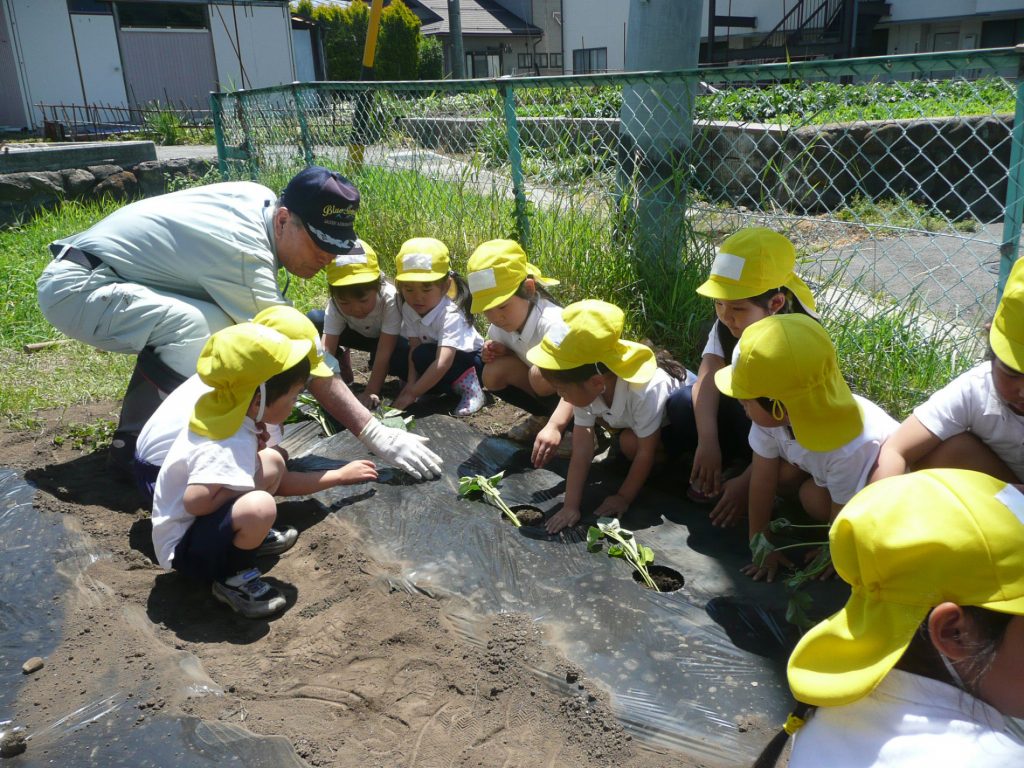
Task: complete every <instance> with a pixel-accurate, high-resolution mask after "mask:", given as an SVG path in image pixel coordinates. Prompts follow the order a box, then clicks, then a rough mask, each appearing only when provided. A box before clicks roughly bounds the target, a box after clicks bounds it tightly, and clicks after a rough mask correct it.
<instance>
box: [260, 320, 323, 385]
mask: <svg viewBox="0 0 1024 768" xmlns="http://www.w3.org/2000/svg"><path fill="white" fill-rule="evenodd" d="M252 321H253V322H254V323H258V324H259V325H265V326H266V327H267V328H273V329H274V330H275V331H277V332H278V333H282V334H284V335H285V336H287V337H288V338H289V339H292V340H294V341H302V340H303V339H308V340H309V341H310V342H311V343H312V344H313V347H312V348H311V349H310V350H309V375H310V376H316V377H317V378H318V379H329V378H331V377H332V376H334V371H332V370H331V369H330V366H328V365H327V363H325V362H324V345H323V341H322V340H321V339H320V334H319V333H317V330H316V326H315V325H313V322H312V321H311V320H310V319H309V318H308V317H306V316H305V315H304V314H302V313H301V312H299V310H297V309H296V308H295V307H291V306H288V305H287V304H276V305H274V306H273V307H267V308H266V309H263V310H260V312H259V313H257V315H256V317H254V318H253V319H252Z"/></svg>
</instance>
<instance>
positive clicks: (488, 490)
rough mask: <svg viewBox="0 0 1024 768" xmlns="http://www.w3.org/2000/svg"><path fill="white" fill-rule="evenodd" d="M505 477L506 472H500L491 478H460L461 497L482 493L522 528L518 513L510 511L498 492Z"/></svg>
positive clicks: (474, 476) (515, 524)
mask: <svg viewBox="0 0 1024 768" xmlns="http://www.w3.org/2000/svg"><path fill="white" fill-rule="evenodd" d="M504 476H505V473H504V472H499V473H498V474H496V475H492V476H491V477H484V476H483V475H467V476H466V477H460V478H459V496H462V497H467V496H472V495H474V494H477V493H482V494H483V495H484V499H485V500H486V501H488V502H490V503H491V504H493V505H494V506H496V507H497V508H498V509H500V510H501V511H502V513H503V514H504V515H505V516H507V517H508V519H509V520H511V521H512V525H514V526H515V527H516V528H521V527H522V525H523V524H522V523H521V522H519V518H518V517H516V513H515V512H513V511H512V510H511V509H509V506H508V504H506V503H505V500H504V499H503V498H501V493H500V492H499V491H498V487H497V486H498V483H500V482H501V478H502V477H504Z"/></svg>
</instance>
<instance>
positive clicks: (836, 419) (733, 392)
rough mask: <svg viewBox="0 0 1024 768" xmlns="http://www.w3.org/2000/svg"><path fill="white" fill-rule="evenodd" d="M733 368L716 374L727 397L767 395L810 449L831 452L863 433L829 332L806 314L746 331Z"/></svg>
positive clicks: (761, 322) (779, 318) (761, 323)
mask: <svg viewBox="0 0 1024 768" xmlns="http://www.w3.org/2000/svg"><path fill="white" fill-rule="evenodd" d="M736 347H737V349H738V350H739V352H738V354H737V356H736V358H735V359H736V362H735V363H734V364H733V365H729V366H726V367H725V368H722V369H720V370H719V371H718V372H717V373H716V374H715V384H716V385H718V389H719V390H720V391H721V392H723V393H724V394H726V395H729V396H730V397H735V398H737V399H740V400H753V399H755V398H758V397H770V398H772V399H773V400H778V401H779V402H781V403H782V404H783V405H784V406H785V407H786V411H788V413H789V421H790V424H791V426H792V428H793V435H794V436H795V437H796V440H797V442H798V443H800V445H802V446H803V447H804V448H806V449H808V450H810V451H832V450H835V449H836V448H839V447H840V446H842V445H846V443H848V442H850V441H851V440H853V439H854V438H855V437H856V436H857V435H859V434H860V433H861V432H862V431H863V430H864V418H863V416H862V415H861V412H860V406H858V405H857V401H856V400H854V399H853V393H852V392H851V391H850V386H849V385H848V384H847V383H846V381H845V380H844V379H843V377H842V374H840V372H839V361H838V360H837V359H836V349H835V347H834V346H832V340H831V339H830V338H829V337H828V333H826V332H825V329H824V328H822V327H821V324H820V323H818V322H817V321H816V320H812V319H811V318H809V317H807V316H806V315H772V316H771V317H766V318H764V319H763V320H758V321H757V322H756V323H754V324H753V325H751V326H750V327H748V328H747V329H746V330H745V331H744V332H743V335H742V336H740V340H739V342H738V343H737V345H736Z"/></svg>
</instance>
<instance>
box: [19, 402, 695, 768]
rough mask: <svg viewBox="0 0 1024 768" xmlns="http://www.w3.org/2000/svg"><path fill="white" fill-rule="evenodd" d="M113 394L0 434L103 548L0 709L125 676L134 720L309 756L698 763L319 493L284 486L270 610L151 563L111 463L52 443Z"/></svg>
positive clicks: (111, 688)
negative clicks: (409, 575)
mask: <svg viewBox="0 0 1024 768" xmlns="http://www.w3.org/2000/svg"><path fill="white" fill-rule="evenodd" d="M116 407H117V404H116V403H97V404H93V405H89V406H82V407H77V408H71V409H67V410H66V411H63V410H62V411H59V412H53V413H42V414H39V416H40V417H41V419H43V420H44V422H45V423H44V425H43V426H41V427H40V428H38V429H35V430H33V431H31V432H14V433H12V432H7V433H0V439H2V441H3V445H4V459H3V464H4V465H5V466H9V467H13V468H15V469H18V470H20V471H22V472H24V474H25V476H26V478H27V479H28V480H29V481H30V482H32V483H33V484H34V485H36V486H37V487H38V488H39V492H38V493H37V494H36V501H35V505H36V507H37V508H39V509H44V510H50V511H54V512H58V513H60V514H61V515H63V517H64V520H65V523H66V525H68V526H70V527H72V528H75V529H79V530H81V531H82V532H83V534H84V535H85V537H86V540H87V541H88V542H90V546H92V547H95V550H96V552H97V553H98V554H101V555H102V556H101V557H100V558H99V559H98V560H96V562H94V563H93V564H92V565H91V566H90V567H89V568H88V569H87V571H86V572H85V573H84V574H83V575H81V576H79V577H78V578H76V579H75V585H74V586H75V588H73V589H71V590H70V591H69V593H68V594H67V595H66V597H65V598H64V601H63V609H64V629H63V637H64V640H63V642H62V643H61V644H60V646H59V647H58V648H57V649H56V650H55V652H54V653H52V654H50V656H49V657H48V658H47V659H46V666H45V667H44V668H43V669H42V670H41V671H40V672H38V673H36V674H34V675H32V676H31V677H30V678H28V679H26V681H25V686H24V688H23V689H22V692H21V695H20V697H19V700H18V705H17V708H16V711H15V712H14V713H10V715H9V716H13V717H14V719H15V720H16V722H19V723H21V724H24V725H26V726H28V728H29V730H30V732H35V733H38V732H41V731H43V730H44V729H46V728H47V727H48V726H50V725H52V724H53V723H54V722H55V721H56V720H58V719H59V718H61V717H62V716H64V715H66V714H68V713H69V712H72V711H74V710H76V709H78V708H80V707H85V706H87V705H90V703H93V704H94V703H95V702H96V701H97V700H99V699H102V698H103V697H104V696H107V695H110V693H111V692H116V691H121V692H131V693H130V695H132V696H135V697H136V699H137V703H136V704H135V706H136V707H137V709H138V715H137V719H136V720H135V723H136V724H138V725H140V726H141V725H142V724H145V723H146V722H147V718H153V716H154V713H156V712H166V713H172V714H191V715H194V716H197V717H200V718H203V719H205V720H208V721H215V722H216V721H220V722H225V723H233V724H235V725H239V726H242V727H244V728H247V729H249V730H251V731H253V732H255V733H258V734H268V735H274V734H277V735H281V736H283V737H285V738H286V739H287V740H288V741H289V742H290V743H291V744H292V745H293V746H294V748H295V751H296V752H297V753H298V754H299V755H300V756H301V757H302V758H303V759H304V760H305V761H306V762H307V763H308V764H309V765H314V766H343V767H344V766H353V767H355V766H360V767H365V766H428V767H429V766H495V768H497V767H498V766H563V765H564V766H578V765H613V764H614V765H617V766H627V767H628V766H640V765H643V766H645V768H659V766H669V765H672V766H676V767H679V766H686V765H693V764H692V763H687V762H685V761H682V760H680V758H679V756H678V755H663V754H658V753H654V752H651V751H648V750H647V749H645V748H642V747H641V746H639V745H638V744H637V743H636V742H635V741H633V740H632V739H631V737H630V735H629V734H627V733H625V732H624V731H623V729H622V727H621V726H620V724H619V723H618V722H617V721H616V719H615V717H614V716H613V715H612V714H611V711H610V709H609V706H608V703H607V696H606V694H605V692H604V691H602V690H600V689H598V688H596V687H595V686H594V685H593V683H592V682H591V681H589V680H588V679H587V677H586V676H585V675H584V674H583V673H582V671H581V670H578V669H574V668H572V667H571V665H569V664H568V663H567V662H566V661H565V660H564V659H562V658H560V657H559V656H557V655H556V654H555V653H554V652H553V651H552V650H551V649H550V647H549V646H547V645H546V644H545V643H544V642H543V638H542V637H541V636H540V635H539V632H538V629H537V627H536V626H535V625H534V624H533V623H532V622H531V621H530V620H529V618H528V617H525V616H516V615H502V616H492V617H472V616H469V615H468V614H467V612H466V611H465V610H464V607H463V606H462V605H460V604H459V601H458V600H457V599H446V600H441V599H437V598H432V597H429V596H426V595H423V594H419V593H416V594H409V593H407V592H405V591H403V590H400V589H398V588H397V587H395V586H392V583H393V582H389V579H388V577H389V575H391V573H392V572H391V571H389V567H388V565H387V564H382V563H378V562H374V561H372V560H371V559H369V558H368V557H367V556H366V555H365V554H364V553H363V552H362V551H361V548H360V546H359V542H358V540H356V539H355V538H354V537H353V536H351V535H338V534H339V530H338V527H337V526H336V525H335V523H334V519H333V518H332V519H331V520H330V521H327V520H325V519H324V518H325V513H324V510H323V508H322V507H320V505H318V504H316V503H315V502H294V501H293V502H283V503H282V504H281V508H280V516H279V519H281V520H283V521H284V522H287V523H290V524H292V525H295V526H296V527H298V528H299V529H300V531H303V535H302V536H300V538H299V542H298V544H297V545H296V546H295V548H294V549H293V550H292V551H290V552H288V553H286V554H285V555H284V556H282V557H281V558H280V559H279V561H278V562H277V563H276V564H275V565H274V568H273V574H274V576H275V577H276V578H277V579H280V581H281V582H283V585H282V586H283V588H284V589H285V591H286V596H287V597H288V599H289V609H288V610H287V611H285V612H284V613H283V614H282V615H280V616H279V617H277V618H276V619H274V620H272V621H269V622H254V621H248V620H246V619H243V618H240V617H238V616H236V615H234V614H232V613H231V612H230V611H228V610H226V609H225V608H224V607H223V606H221V605H220V604H219V603H216V602H215V601H214V600H213V598H212V597H211V596H210V595H209V592H208V590H206V589H203V588H200V587H198V586H193V585H190V584H189V583H187V582H185V581H183V580H181V579H179V578H178V576H177V575H176V574H173V573H165V572H163V571H162V570H161V569H160V568H159V567H158V566H157V565H155V564H154V562H153V559H152V547H151V544H150V538H149V537H150V524H149V520H148V513H147V512H146V511H145V510H143V509H142V508H140V505H139V498H138V496H137V495H136V492H135V491H134V489H133V488H131V487H130V486H126V485H122V484H119V483H117V482H114V481H112V480H111V479H110V478H109V477H108V476H107V474H106V473H105V470H104V466H105V456H104V454H103V453H102V452H100V453H81V452H79V451H76V450H74V449H72V448H71V447H70V446H69V445H67V443H65V444H64V445H61V446H56V445H54V440H53V438H54V436H55V435H58V434H61V433H62V432H63V431H64V430H66V426H67V425H68V424H71V423H81V424H90V423H93V422H95V421H96V420H97V419H100V418H111V414H112V413H114V412H116ZM520 417H521V415H520V414H519V413H518V412H517V411H515V409H511V408H508V407H507V406H496V407H492V408H490V409H488V410H487V411H486V412H484V413H483V414H482V415H481V416H480V417H479V418H477V419H476V422H477V424H478V425H482V426H485V427H486V431H489V432H494V431H503V430H504V429H505V428H507V426H508V425H509V424H512V423H515V422H516V421H518V420H519V418H520ZM339 525H343V523H339ZM346 533H347V534H351V533H352V532H351V531H348V532H346ZM395 581H397V580H395ZM285 585H290V586H285ZM30 655H31V654H30ZM211 691H213V692H214V693H211ZM217 691H220V692H221V693H219V694H217V693H216V692H217ZM136 692H138V693H136ZM64 738H74V735H73V734H71V735H66V736H64ZM45 751H46V740H45V738H39V739H36V740H34V741H32V742H30V754H34V755H35V757H36V758H40V757H45ZM87 762H88V760H86V762H83V763H82V764H83V765H84V764H86V763H87Z"/></svg>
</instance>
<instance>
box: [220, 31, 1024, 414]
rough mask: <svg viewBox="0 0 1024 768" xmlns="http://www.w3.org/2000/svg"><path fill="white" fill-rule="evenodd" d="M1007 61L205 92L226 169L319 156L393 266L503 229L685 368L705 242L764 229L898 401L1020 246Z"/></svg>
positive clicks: (951, 58) (931, 58)
mask: <svg viewBox="0 0 1024 768" xmlns="http://www.w3.org/2000/svg"><path fill="white" fill-rule="evenodd" d="M1020 58H1021V54H1020V53H1019V52H1018V51H1016V50H1013V49H1006V50H993V51H983V52H978V51H974V52H954V53H943V54H926V55H920V56H899V57H889V58H880V59H856V60H846V61H828V62H825V61H822V62H801V63H798V64H793V65H763V66H744V67H732V68H722V69H707V70H691V71H681V72H670V73H633V74H616V75H591V76H581V77H564V78H530V79H508V78H505V79H499V80H487V81H457V82H454V81H445V82H430V83H372V84H361V83H315V84H303V85H294V86H287V87H283V88H276V89H263V90H259V91H248V92H239V93H235V94H229V95H218V96H216V97H215V99H214V107H215V111H216V112H217V122H218V124H219V132H218V138H219V140H220V142H221V144H220V148H221V160H222V170H223V172H225V173H226V174H227V175H228V176H234V177H253V176H258V177H259V178H261V180H263V181H265V182H266V183H268V184H269V185H270V186H276V187H278V188H280V187H281V186H283V184H284V182H285V181H287V178H288V177H289V176H290V175H291V174H292V173H293V172H294V171H296V170H297V169H298V168H301V167H302V166H304V165H306V164H308V163H313V162H317V163H322V164H325V165H329V166H332V167H337V168H339V169H341V170H342V171H344V172H346V173H347V174H349V175H351V176H352V177H353V178H354V180H355V181H356V182H357V184H358V185H359V187H360V189H361V191H362V192H363V199H364V203H363V209H362V211H361V214H360V230H359V231H360V233H361V236H363V237H365V239H367V240H368V241H370V242H371V243H372V244H373V245H374V246H375V247H376V248H377V249H378V252H379V253H380V254H381V255H382V257H383V261H384V263H385V265H386V266H387V267H390V261H389V259H390V258H391V257H392V256H393V254H394V253H395V252H396V251H397V249H398V246H399V245H400V243H401V242H402V240H404V239H406V238H408V237H412V236H416V235H431V236H436V237H440V238H441V239H442V240H444V241H445V242H446V243H448V244H449V246H450V247H451V249H452V253H453V256H454V257H455V263H456V265H457V266H461V265H462V264H463V263H464V259H465V258H466V256H467V255H468V254H469V253H470V252H471V251H472V249H473V248H474V247H475V246H476V245H477V244H479V243H480V242H482V241H484V240H487V239H491V238H494V237H518V238H520V239H522V240H523V241H524V242H525V243H526V244H527V246H528V253H529V254H530V256H531V260H532V261H534V262H535V263H537V264H538V265H539V266H540V267H541V268H542V269H543V270H544V271H545V272H546V273H549V274H552V275H553V276H555V277H558V278H559V279H560V280H561V281H562V284H561V286H560V287H559V293H558V298H560V299H561V300H562V301H563V302H568V301H573V300H576V299H580V298H584V297H600V298H604V299H607V300H610V301H613V302H616V303H618V304H620V305H621V306H623V307H624V308H625V309H626V310H627V312H628V314H629V317H630V319H631V324H632V325H631V329H630V330H631V331H632V332H633V333H634V334H637V335H649V336H651V337H652V338H653V339H654V340H656V341H657V342H659V343H661V344H665V345H667V346H669V347H670V349H672V350H673V351H674V352H675V353H676V354H677V356H679V357H680V358H681V359H682V360H684V361H685V362H687V363H688V364H690V365H691V366H692V365H696V363H697V357H698V355H699V350H700V348H701V347H702V341H703V339H702V338H701V336H702V332H703V330H704V328H706V326H707V325H708V324H709V320H710V318H711V317H713V308H712V307H711V305H710V303H709V302H708V301H707V300H706V299H700V298H699V297H697V296H696V294H695V293H694V289H695V288H696V287H697V285H699V284H700V283H701V282H702V281H703V280H704V279H705V278H706V277H707V274H708V270H709V267H710V263H711V259H712V257H713V253H714V247H715V246H716V245H717V244H718V243H720V242H721V241H722V240H723V239H724V238H725V237H726V236H727V235H728V234H730V233H731V232H733V231H735V230H737V229H739V228H741V227H746V226H767V227H770V228H772V229H776V230H779V231H781V232H783V233H785V234H786V235H787V236H789V237H790V239H791V240H792V241H793V242H794V244H795V245H796V247H797V250H798V254H799V271H800V272H801V273H802V274H803V275H804V276H805V277H806V278H807V279H809V280H810V281H811V282H812V284H813V286H812V287H814V289H815V291H816V293H817V295H818V301H819V304H820V308H821V309H822V312H823V316H824V321H825V322H826V325H828V327H829V329H830V331H831V332H832V334H833V338H834V339H835V340H836V343H837V346H838V347H839V348H840V353H841V355H842V358H843V361H844V364H845V366H846V370H847V375H848V377H849V378H850V379H851V382H852V383H853V384H854V386H855V388H857V389H858V390H859V391H861V392H863V393H865V394H867V395H868V396H870V397H874V398H875V399H877V400H880V401H881V402H883V403H886V404H887V405H888V406H889V407H890V410H891V411H893V412H894V413H896V414H897V415H902V414H903V413H905V412H906V411H907V410H908V409H909V408H910V407H911V406H912V405H914V404H915V403H916V402H919V401H920V400H921V399H923V396H924V395H926V394H927V393H928V392H930V391H932V390H934V389H935V388H936V387H937V386H938V385H940V384H941V383H943V382H944V381H945V380H948V378H950V377H951V376H952V374H953V373H954V372H955V371H958V370H961V369H963V368H964V367H965V366H967V365H969V364H970V362H971V361H972V360H973V359H975V357H976V355H977V353H978V349H979V347H978V338H979V334H978V333H977V331H978V328H979V327H980V324H981V323H983V322H984V321H985V320H986V319H987V318H988V317H990V316H991V314H992V312H993V311H994V308H995V301H996V297H997V275H998V273H999V268H1000V255H1001V253H1002V254H1003V255H1004V259H1003V266H1004V269H1005V265H1006V263H1008V261H1009V260H1010V259H1012V258H1013V257H1015V254H1016V245H1017V241H1018V239H1019V229H1020V191H1019V190H1020V185H1019V181H1020V177H1021V173H1022V168H1021V163H1020V157H1021V139H1020V133H1021V125H1020V120H1018V121H1017V123H1016V125H1015V121H1014V113H1015V110H1017V109H1019V106H1020V105H1019V99H1018V96H1019V94H1018V76H1017V73H1018V69H1019V62H1020ZM1014 131H1016V134H1014ZM1008 200H1009V201H1010V204H1009V206H1008V202H1007V201H1008Z"/></svg>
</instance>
